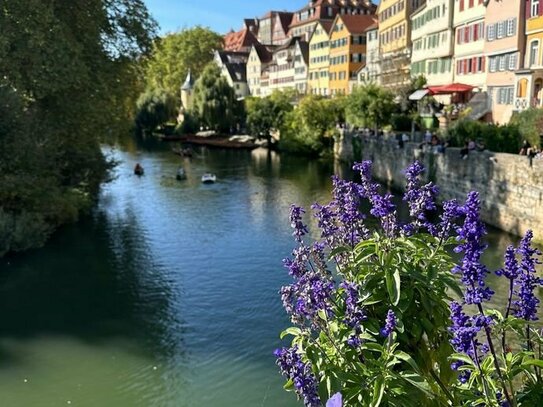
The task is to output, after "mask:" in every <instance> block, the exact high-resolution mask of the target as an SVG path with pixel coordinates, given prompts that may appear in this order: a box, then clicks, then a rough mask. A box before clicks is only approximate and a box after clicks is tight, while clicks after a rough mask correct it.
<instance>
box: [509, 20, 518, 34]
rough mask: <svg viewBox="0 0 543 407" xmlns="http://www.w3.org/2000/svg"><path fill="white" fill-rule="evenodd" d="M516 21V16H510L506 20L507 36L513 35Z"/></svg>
mask: <svg viewBox="0 0 543 407" xmlns="http://www.w3.org/2000/svg"><path fill="white" fill-rule="evenodd" d="M516 23H517V19H516V18H510V19H509V20H507V36H508V37H512V36H513V35H515V29H516V25H517V24H516Z"/></svg>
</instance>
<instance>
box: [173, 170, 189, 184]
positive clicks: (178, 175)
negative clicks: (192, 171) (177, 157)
mask: <svg viewBox="0 0 543 407" xmlns="http://www.w3.org/2000/svg"><path fill="white" fill-rule="evenodd" d="M175 179H177V180H178V181H182V180H184V179H187V173H186V172H185V169H184V168H183V167H179V168H178V169H177V173H176V174H175Z"/></svg>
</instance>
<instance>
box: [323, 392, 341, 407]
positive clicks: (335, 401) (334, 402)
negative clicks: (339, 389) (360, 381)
mask: <svg viewBox="0 0 543 407" xmlns="http://www.w3.org/2000/svg"><path fill="white" fill-rule="evenodd" d="M326 407H343V397H342V396H341V393H336V394H334V395H333V396H332V397H330V398H329V399H328V401H327V402H326Z"/></svg>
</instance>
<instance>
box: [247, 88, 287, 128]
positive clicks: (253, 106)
mask: <svg viewBox="0 0 543 407" xmlns="http://www.w3.org/2000/svg"><path fill="white" fill-rule="evenodd" d="M291 101H292V95H290V94H289V93H285V92H279V91H275V92H274V93H273V94H272V95H271V96H269V97H265V98H247V99H245V110H246V112H247V127H248V130H249V132H250V133H251V134H252V135H253V136H256V137H259V136H265V137H269V136H270V134H271V133H272V132H273V131H276V130H279V129H280V128H281V127H282V125H283V123H284V120H285V116H286V115H287V114H288V113H289V112H290V111H292V109H293V105H292V103H291Z"/></svg>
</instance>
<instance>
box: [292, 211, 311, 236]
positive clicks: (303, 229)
mask: <svg viewBox="0 0 543 407" xmlns="http://www.w3.org/2000/svg"><path fill="white" fill-rule="evenodd" d="M304 213H305V211H304V209H303V208H302V207H300V206H296V205H292V206H291V207H290V226H291V227H292V228H293V229H294V232H293V233H292V236H294V238H295V239H296V241H297V242H298V243H302V241H303V237H304V236H305V235H306V234H307V233H308V230H307V226H305V225H304V223H303V222H302V216H303V214H304Z"/></svg>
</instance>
